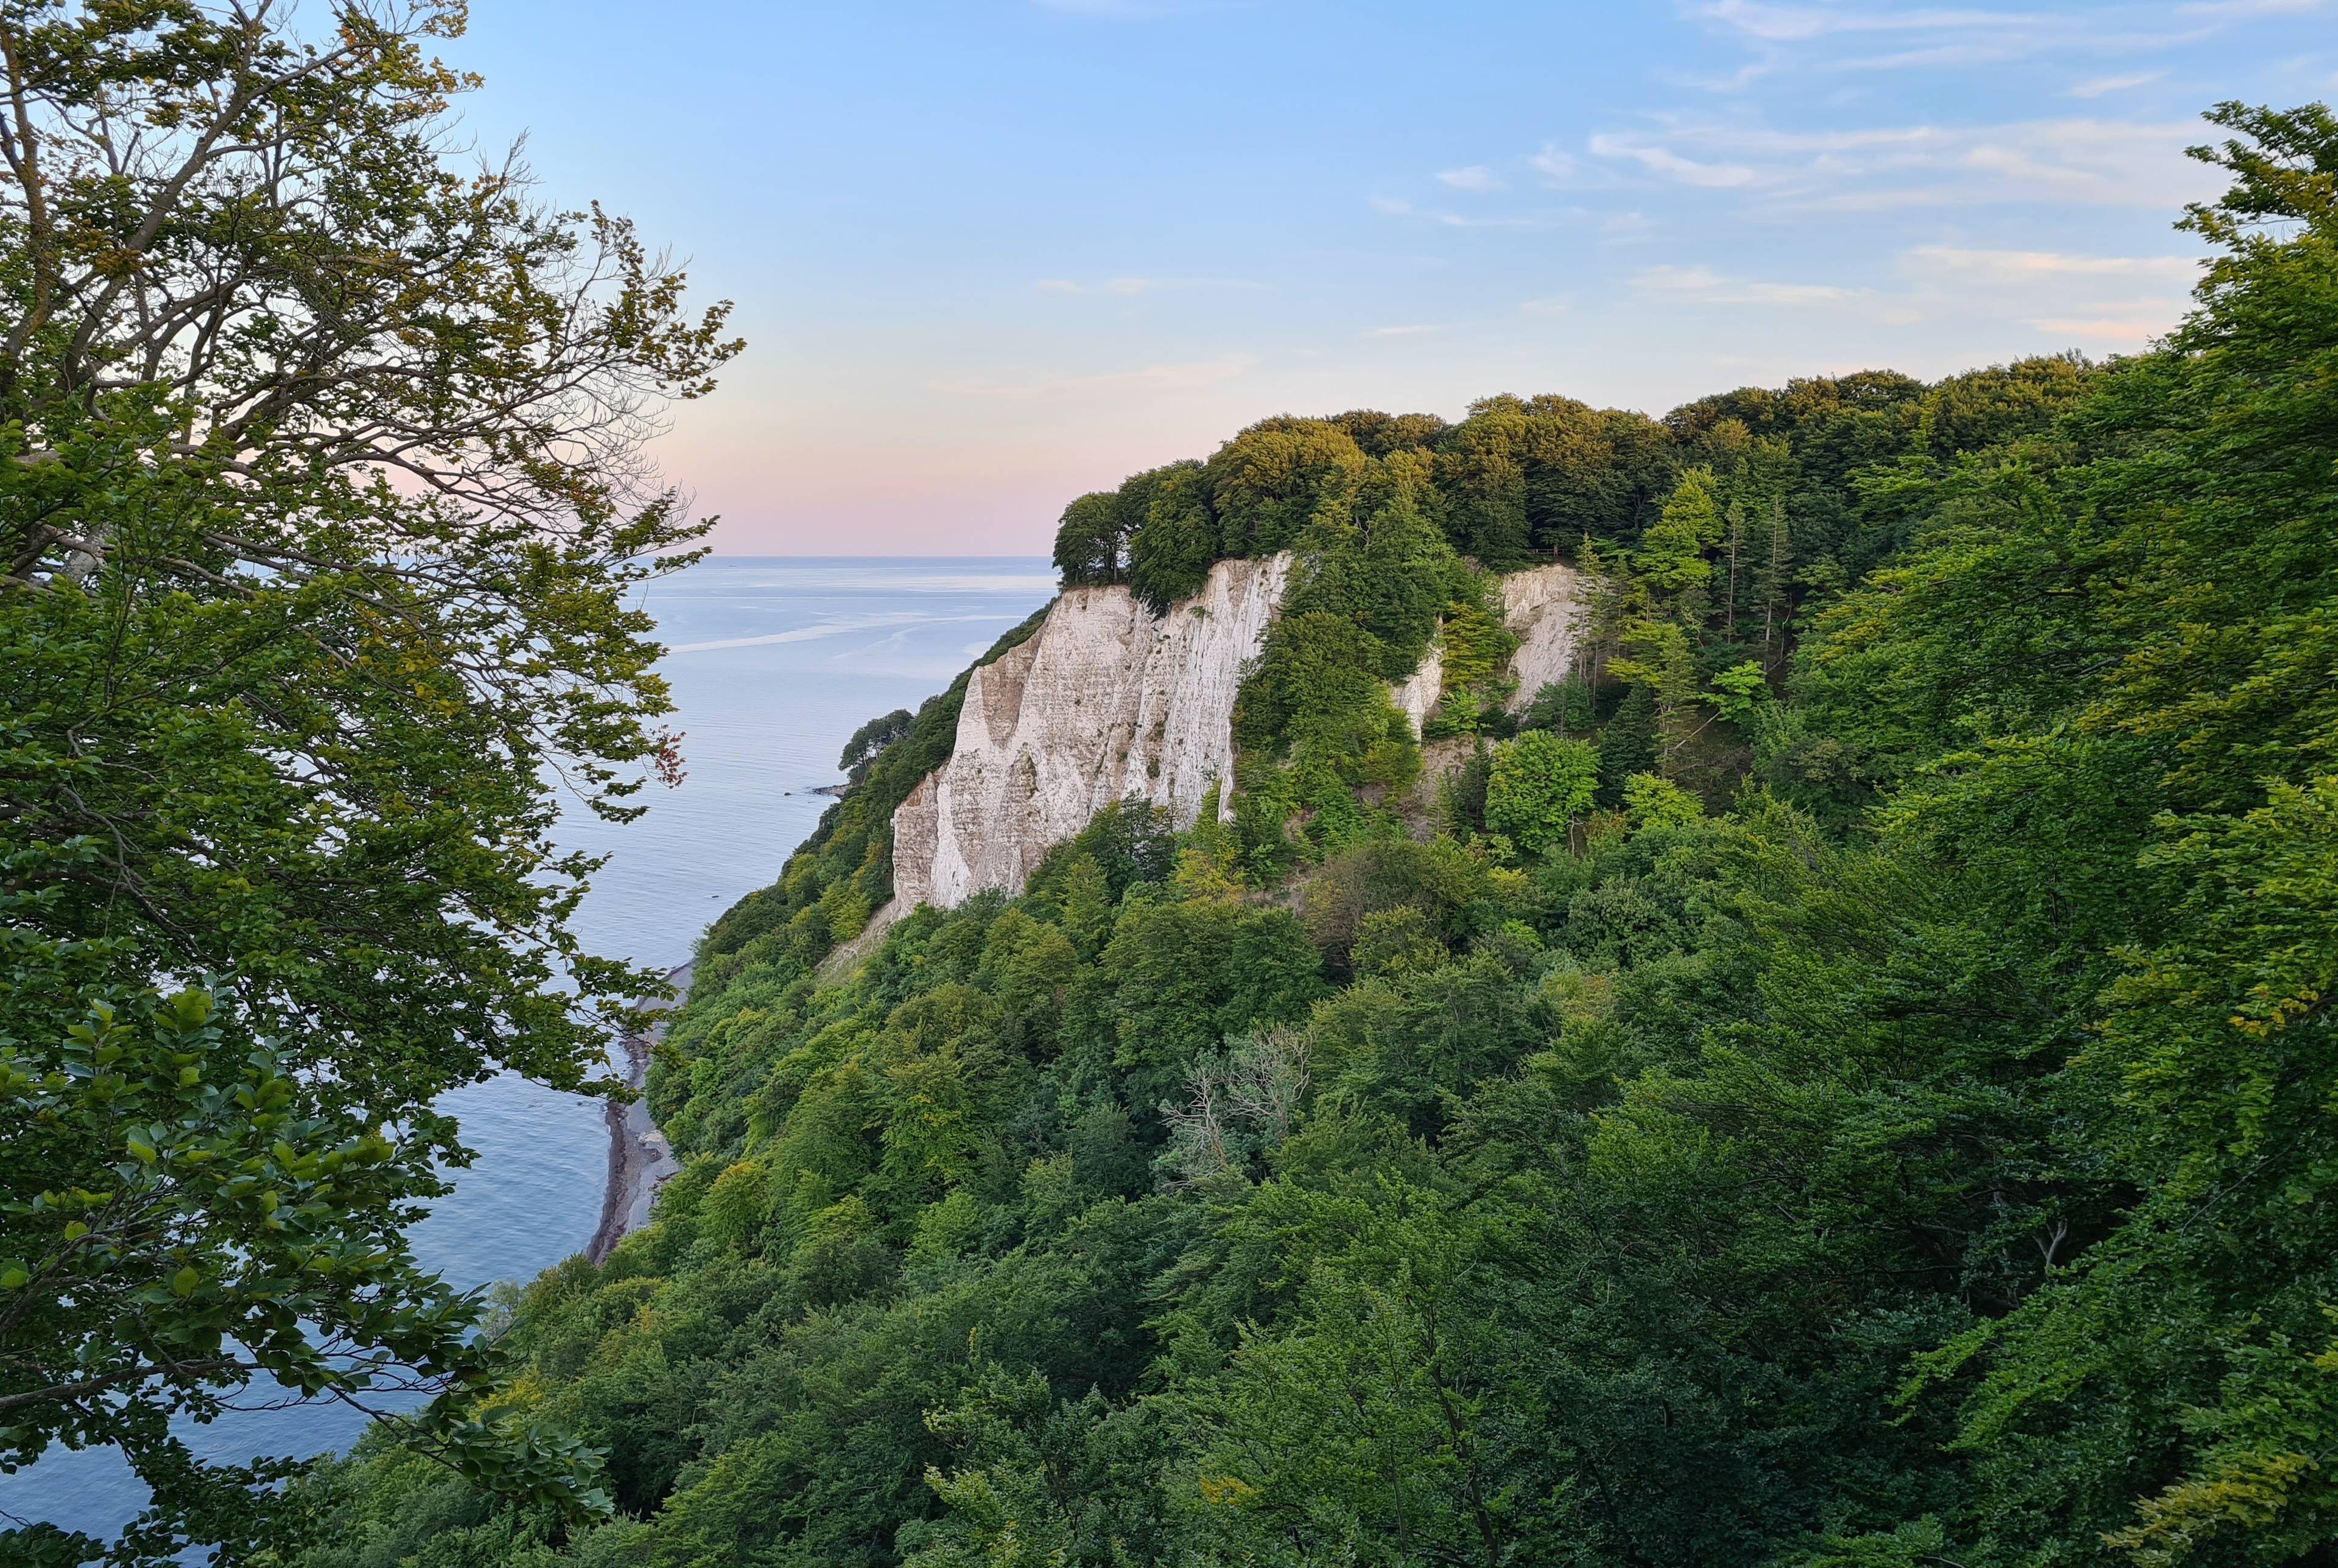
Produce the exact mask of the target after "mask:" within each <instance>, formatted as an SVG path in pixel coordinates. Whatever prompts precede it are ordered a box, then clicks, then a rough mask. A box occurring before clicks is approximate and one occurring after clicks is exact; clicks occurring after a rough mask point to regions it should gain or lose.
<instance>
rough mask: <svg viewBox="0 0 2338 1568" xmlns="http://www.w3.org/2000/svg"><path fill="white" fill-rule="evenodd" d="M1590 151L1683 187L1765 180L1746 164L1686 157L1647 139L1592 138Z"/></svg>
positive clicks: (1750, 183)
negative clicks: (1633, 165) (1628, 162)
mask: <svg viewBox="0 0 2338 1568" xmlns="http://www.w3.org/2000/svg"><path fill="white" fill-rule="evenodd" d="M1591 151H1592V152H1595V153H1596V154H1597V155H1598V156H1600V157H1602V158H1622V159H1628V160H1630V161H1631V162H1636V163H1637V164H1639V165H1640V166H1641V167H1642V168H1644V169H1645V170H1647V171H1649V172H1650V173H1653V174H1660V175H1662V176H1663V177H1665V179H1667V180H1673V181H1678V182H1679V183H1681V184H1683V185H1703V186H1707V187H1713V188H1718V189H1729V188H1734V187H1739V186H1745V185H1759V184H1762V183H1763V179H1764V177H1763V173H1762V171H1760V170H1757V169H1753V168H1752V167H1750V166H1748V165H1746V164H1744V163H1727V162H1704V161H1703V160H1700V159H1695V158H1687V157H1684V156H1682V155H1681V154H1680V153H1678V152H1674V151H1673V150H1672V149H1671V148H1669V147H1666V146H1664V145H1663V144H1661V143H1660V142H1656V141H1655V140H1652V139H1650V138H1646V137H1640V136H1618V135H1605V134H1603V135H1597V136H1594V137H1592V138H1591Z"/></svg>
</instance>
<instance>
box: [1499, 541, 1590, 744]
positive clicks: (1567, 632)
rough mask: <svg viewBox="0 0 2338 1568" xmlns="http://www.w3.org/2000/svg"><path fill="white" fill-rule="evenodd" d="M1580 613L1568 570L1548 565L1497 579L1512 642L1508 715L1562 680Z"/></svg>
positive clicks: (1577, 584) (1576, 586) (1578, 581)
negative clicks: (1547, 685)
mask: <svg viewBox="0 0 2338 1568" xmlns="http://www.w3.org/2000/svg"><path fill="white" fill-rule="evenodd" d="M1585 610H1586V605H1585V603H1584V593H1583V583H1582V577H1581V574H1580V573H1577V571H1576V570H1575V568H1574V567H1572V566H1568V565H1565V564H1560V563H1558V562H1553V563H1552V564H1549V565H1547V566H1536V567H1533V568H1531V569H1529V570H1528V571H1525V572H1513V573H1510V574H1509V575H1508V576H1507V577H1505V578H1503V579H1502V619H1503V621H1504V622H1507V623H1508V626H1509V628H1510V631H1511V632H1513V633H1515V634H1516V635H1517V637H1518V652H1516V653H1513V654H1511V655H1510V673H1511V674H1512V675H1514V676H1516V677H1518V690H1517V691H1514V692H1512V693H1511V695H1510V703H1509V707H1510V711H1511V712H1513V713H1515V712H1518V711H1519V710H1520V709H1522V708H1524V707H1525V706H1526V705H1527V704H1528V703H1529V702H1531V701H1534V696H1535V693H1536V692H1537V691H1541V690H1542V689H1543V686H1544V684H1545V683H1546V682H1547V681H1564V680H1566V679H1567V666H1568V665H1569V664H1570V663H1572V662H1574V659H1575V641H1576V636H1577V632H1579V631H1581V629H1582V623H1583V621H1584V618H1585Z"/></svg>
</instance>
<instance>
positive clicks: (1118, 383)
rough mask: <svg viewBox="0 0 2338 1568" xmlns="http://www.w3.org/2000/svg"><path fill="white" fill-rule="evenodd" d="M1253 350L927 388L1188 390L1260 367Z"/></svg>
mask: <svg viewBox="0 0 2338 1568" xmlns="http://www.w3.org/2000/svg"><path fill="white" fill-rule="evenodd" d="M1258 365H1259V358H1258V356H1257V355H1255V354H1239V353H1228V354H1221V355H1219V356H1217V358H1213V359H1194V360H1186V361H1184V362H1182V363H1176V364H1164V365H1146V366H1142V367H1140V368H1136V369H1134V370H1107V371H1104V372H1101V373H1099V374H1095V375H1089V376H1043V377H1034V378H1032V379H1029V380H1022V381H946V380H939V379H936V380H929V381H928V382H927V383H926V386H927V387H928V389H929V390H931V391H935V392H940V393H945V394H948V395H950V396H953V397H981V398H996V399H997V400H999V401H1002V402H1011V403H1036V402H1042V401H1046V400H1047V399H1050V398H1059V397H1111V396H1115V395H1122V394H1131V393H1159V392H1181V391H1192V390H1195V389H1198V388H1202V387H1214V386H1217V385H1219V384H1221V383H1223V382H1226V381H1232V380H1234V379H1236V378H1237V377H1243V376H1247V375H1249V374H1250V373H1251V372H1252V370H1255V369H1256V368H1258Z"/></svg>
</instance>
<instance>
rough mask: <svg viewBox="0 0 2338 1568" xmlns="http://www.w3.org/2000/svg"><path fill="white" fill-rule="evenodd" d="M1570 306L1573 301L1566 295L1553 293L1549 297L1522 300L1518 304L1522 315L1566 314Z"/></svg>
mask: <svg viewBox="0 0 2338 1568" xmlns="http://www.w3.org/2000/svg"><path fill="white" fill-rule="evenodd" d="M1570 306H1571V302H1570V301H1569V300H1568V299H1567V296H1566V295H1564V294H1553V295H1550V296H1549V297H1548V298H1547V299H1526V300H1521V301H1520V302H1519V304H1518V314H1520V315H1522V316H1564V315H1565V314H1567V310H1568V309H1570Z"/></svg>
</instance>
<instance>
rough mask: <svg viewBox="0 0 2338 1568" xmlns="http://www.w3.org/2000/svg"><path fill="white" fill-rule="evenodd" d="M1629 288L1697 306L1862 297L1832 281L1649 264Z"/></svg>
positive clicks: (1805, 302)
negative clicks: (1773, 279) (1758, 277)
mask: <svg viewBox="0 0 2338 1568" xmlns="http://www.w3.org/2000/svg"><path fill="white" fill-rule="evenodd" d="M1630 282H1631V287H1632V290H1633V292H1635V293H1637V294H1647V295H1654V296H1657V297H1660V298H1664V299H1677V300H1681V301H1684V302H1685V303H1691V304H1698V305H1776V306H1811V305H1840V304H1842V303H1843V302H1845V301H1846V300H1852V299H1863V298H1865V297H1866V296H1867V294H1868V293H1869V290H1867V289H1843V288H1839V287H1837V286H1835V285H1833V284H1831V283H1765V282H1760V281H1755V280H1751V279H1741V278H1729V277H1724V275H1722V274H1721V273H1718V272H1716V271H1714V270H1713V269H1712V268H1710V267H1702V266H1698V267H1669V266H1667V267H1648V268H1643V269H1642V270H1639V271H1637V272H1635V273H1634V274H1632V277H1631V279H1630Z"/></svg>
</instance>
